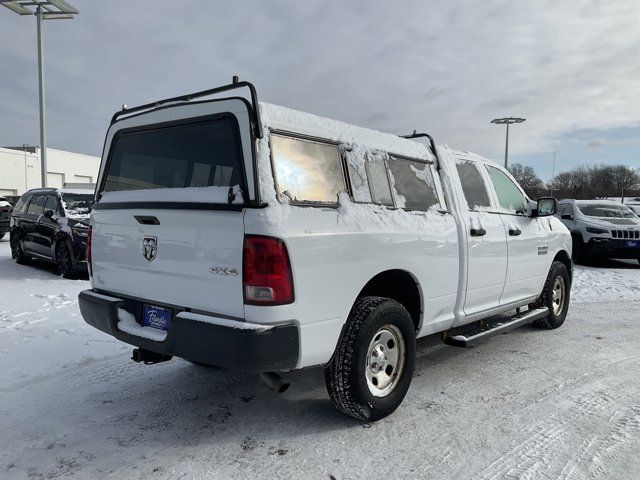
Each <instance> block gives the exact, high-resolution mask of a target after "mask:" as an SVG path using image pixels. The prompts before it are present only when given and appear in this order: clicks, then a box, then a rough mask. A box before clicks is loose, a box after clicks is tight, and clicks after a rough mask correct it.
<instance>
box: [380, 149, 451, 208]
mask: <svg viewBox="0 0 640 480" xmlns="http://www.w3.org/2000/svg"><path fill="white" fill-rule="evenodd" d="M389 170H390V171H391V173H392V174H393V179H394V182H395V188H396V191H397V193H398V198H397V199H396V205H397V206H398V207H400V208H407V209H409V210H427V209H429V208H430V207H432V206H439V205H440V204H439V202H438V197H437V195H436V189H435V183H434V181H433V175H432V173H431V165H430V164H428V163H424V162H417V161H414V160H407V159H404V158H397V157H391V158H390V159H389Z"/></svg>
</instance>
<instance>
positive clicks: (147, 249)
mask: <svg viewBox="0 0 640 480" xmlns="http://www.w3.org/2000/svg"><path fill="white" fill-rule="evenodd" d="M157 252H158V239H157V238H156V237H144V238H143V239H142V255H144V258H146V259H147V261H148V262H151V261H152V260H153V259H154V258H156V253H157Z"/></svg>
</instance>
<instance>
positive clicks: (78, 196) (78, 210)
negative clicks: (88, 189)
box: [60, 193, 93, 217]
mask: <svg viewBox="0 0 640 480" xmlns="http://www.w3.org/2000/svg"><path fill="white" fill-rule="evenodd" d="M60 196H61V198H62V207H63V208H64V213H65V215H67V216H68V217H75V216H87V215H89V213H90V212H91V205H92V204H93V194H82V193H62V194H61V195H60Z"/></svg>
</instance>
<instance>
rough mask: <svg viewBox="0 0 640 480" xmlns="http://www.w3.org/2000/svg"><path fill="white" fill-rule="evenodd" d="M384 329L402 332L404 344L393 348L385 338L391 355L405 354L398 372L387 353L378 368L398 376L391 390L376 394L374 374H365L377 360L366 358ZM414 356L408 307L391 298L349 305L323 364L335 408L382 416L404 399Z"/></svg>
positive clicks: (361, 416) (370, 418)
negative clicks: (381, 394)
mask: <svg viewBox="0 0 640 480" xmlns="http://www.w3.org/2000/svg"><path fill="white" fill-rule="evenodd" d="M381 332H387V333H389V332H396V333H398V332H399V333H400V334H401V336H400V337H398V336H397V337H395V338H399V339H400V340H401V341H402V343H401V344H400V342H399V344H398V345H395V348H396V350H395V351H393V348H394V344H393V342H387V346H388V349H389V350H388V355H389V357H391V355H392V353H393V354H395V355H397V358H398V359H399V358H401V357H403V360H402V361H400V360H398V362H397V364H396V366H397V367H398V368H397V370H398V371H399V372H400V373H399V374H398V373H396V372H395V371H394V370H393V367H392V368H391V370H388V369H389V366H390V365H391V363H389V364H387V363H386V362H387V357H386V356H385V357H384V360H382V361H381V364H380V368H384V367H385V366H386V368H384V370H385V371H386V372H387V375H388V376H389V377H390V378H391V377H393V378H394V380H392V384H393V386H390V391H389V392H388V393H387V394H384V396H374V395H373V394H372V392H371V390H370V388H373V389H375V388H376V387H375V386H373V384H371V386H370V385H369V382H370V381H371V380H372V378H371V376H369V377H367V375H374V374H373V371H372V370H371V368H372V367H373V366H374V365H376V364H375V363H373V364H371V365H370V364H369V362H368V360H369V359H371V358H373V357H372V356H371V355H370V353H371V352H370V347H371V346H372V345H373V344H374V343H375V339H376V338H377V339H380V336H381ZM392 335H393V334H392ZM382 345H384V344H382ZM389 345H390V346H389ZM377 348H382V347H380V346H378V347H377ZM374 350H375V348H374ZM403 350H404V355H401V354H400V352H402V351H403ZM368 357H369V358H368ZM415 357H416V332H415V327H414V325H413V321H412V320H411V316H410V315H409V313H408V312H407V310H406V309H405V308H404V307H403V306H402V305H401V304H400V303H398V302H396V301H395V300H390V299H388V298H384V297H363V298H360V299H358V300H357V301H356V303H355V305H354V306H353V308H352V309H351V313H350V314H349V318H348V319H347V322H346V323H345V325H344V327H343V328H342V332H341V334H340V338H339V340H338V344H337V346H336V350H335V352H334V354H333V356H332V357H331V360H330V361H329V363H328V364H327V365H326V366H325V369H324V377H325V383H326V385H327V391H328V392H329V397H330V398H331V400H332V401H333V404H334V405H335V407H336V409H338V410H339V411H341V412H343V413H345V414H347V415H350V416H352V417H354V418H357V419H358V420H364V421H376V420H380V419H381V418H384V417H386V416H387V415H389V414H391V413H392V412H393V411H394V410H395V409H396V408H398V406H399V405H400V403H402V400H403V399H404V397H405V395H406V393H407V390H408V389H409V385H410V384H411V379H412V377H413V370H414V367H415ZM376 358H377V357H376ZM379 373H380V372H379ZM394 375H395V377H394ZM368 378H369V380H368ZM376 385H377V382H376ZM378 392H379V393H382V392H381V391H378Z"/></svg>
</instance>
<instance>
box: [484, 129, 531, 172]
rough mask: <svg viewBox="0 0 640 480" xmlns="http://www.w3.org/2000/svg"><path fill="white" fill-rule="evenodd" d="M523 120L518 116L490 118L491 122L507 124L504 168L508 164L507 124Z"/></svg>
mask: <svg viewBox="0 0 640 480" xmlns="http://www.w3.org/2000/svg"><path fill="white" fill-rule="evenodd" d="M525 120H526V119H525V118H518V117H505V118H494V119H493V120H491V123H497V124H499V125H506V126H507V140H506V141H505V144H504V168H507V166H508V165H509V125H511V124H512V123H522V122H524V121H525Z"/></svg>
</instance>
